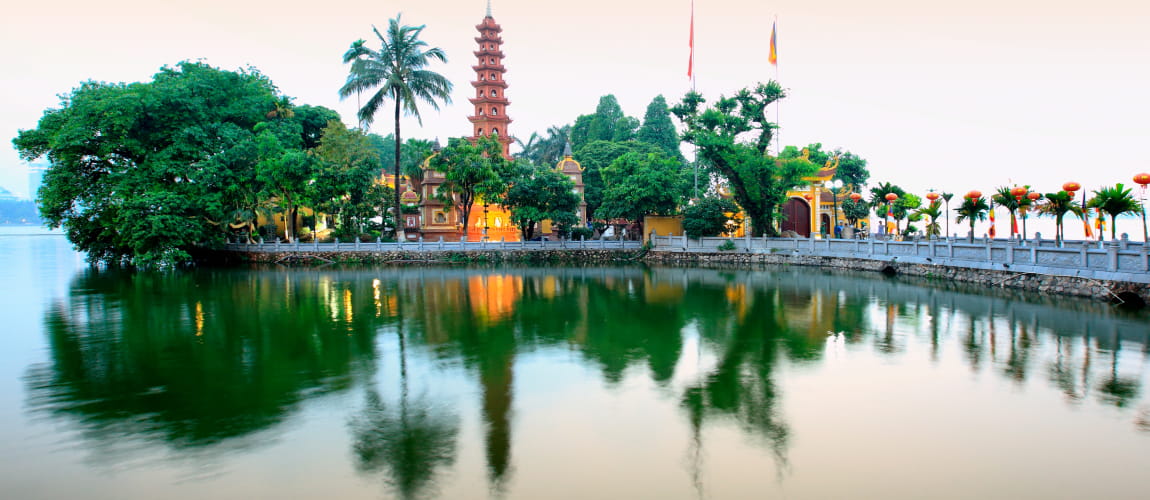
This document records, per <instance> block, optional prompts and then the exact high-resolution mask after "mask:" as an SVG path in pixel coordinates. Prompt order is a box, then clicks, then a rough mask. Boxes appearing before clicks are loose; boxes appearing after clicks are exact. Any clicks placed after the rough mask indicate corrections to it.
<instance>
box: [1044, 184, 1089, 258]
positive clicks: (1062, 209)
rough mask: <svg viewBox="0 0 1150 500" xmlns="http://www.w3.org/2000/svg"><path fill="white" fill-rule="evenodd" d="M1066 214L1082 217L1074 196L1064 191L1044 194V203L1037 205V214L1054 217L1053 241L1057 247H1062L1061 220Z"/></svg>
mask: <svg viewBox="0 0 1150 500" xmlns="http://www.w3.org/2000/svg"><path fill="white" fill-rule="evenodd" d="M1067 212H1070V213H1072V214H1074V215H1077V216H1079V217H1082V206H1081V205H1079V204H1078V203H1076V202H1075V201H1074V195H1072V194H1070V193H1067V192H1066V191H1059V192H1057V193H1046V202H1045V203H1043V204H1041V205H1038V213H1039V214H1042V215H1050V216H1053V217H1054V227H1055V231H1054V239H1055V241H1057V242H1058V246H1062V239H1063V238H1064V237H1065V236H1064V234H1063V233H1064V231H1063V229H1062V218H1063V216H1065V215H1066V213H1067Z"/></svg>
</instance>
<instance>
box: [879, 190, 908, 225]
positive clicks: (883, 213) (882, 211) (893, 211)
mask: <svg viewBox="0 0 1150 500" xmlns="http://www.w3.org/2000/svg"><path fill="white" fill-rule="evenodd" d="M888 194H894V195H896V196H898V200H902V198H903V197H904V196H906V191H904V190H903V189H902V188H901V187H898V186H896V185H894V184H891V183H889V182H883V183H880V184H878V185H876V186H875V187H872V188H870V206H871V208H872V209H874V214H875V215H877V216H879V217H882V219H883V221H886V220H887V218H888V215H889V217H890V218H893V219H894V220H895V228H896V230H897V228H898V221H900V220H902V219H904V218H906V208H905V207H904V206H903V205H902V204H901V203H888V202H887V200H886V195H888ZM883 230H884V231H885V230H886V229H885V228H884V229H883Z"/></svg>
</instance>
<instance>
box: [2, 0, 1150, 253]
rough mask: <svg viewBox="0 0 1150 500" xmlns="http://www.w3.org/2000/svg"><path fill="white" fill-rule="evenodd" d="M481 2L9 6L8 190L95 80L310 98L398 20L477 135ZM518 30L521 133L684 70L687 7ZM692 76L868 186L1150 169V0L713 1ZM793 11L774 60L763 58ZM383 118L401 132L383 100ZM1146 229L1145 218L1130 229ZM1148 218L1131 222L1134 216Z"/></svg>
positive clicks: (1093, 177) (512, 9) (589, 4)
mask: <svg viewBox="0 0 1150 500" xmlns="http://www.w3.org/2000/svg"><path fill="white" fill-rule="evenodd" d="M485 9H486V1H485V0H448V1H435V0H421V1H407V0H399V1H396V0H392V1H387V0H372V1H361V0H345V1H342V2H337V3H332V4H329V3H326V2H291V1H286V2H285V1H282V0H281V1H275V2H272V1H265V0H245V1H242V2H237V1H234V0H232V1H221V0H202V1H199V2H172V1H163V0H161V1H156V0H149V1H137V0H108V1H105V2H88V1H85V2H79V1H74V0H62V1H57V2H20V3H19V4H17V5H15V6H9V7H6V9H5V10H6V12H5V15H4V16H3V18H0V44H2V45H0V46H3V47H4V49H3V51H2V52H0V67H3V68H5V69H4V71H3V74H2V75H0V88H2V89H3V92H0V100H2V102H3V106H2V108H3V109H4V113H2V114H0V136H3V137H4V139H5V141H4V144H5V146H4V147H0V185H2V186H4V187H7V188H8V189H9V190H11V191H13V192H14V193H16V194H18V195H27V194H28V193H27V174H26V171H25V166H24V165H23V163H22V162H21V160H20V159H19V158H18V156H17V154H16V152H15V151H14V149H13V148H12V147H11V142H10V140H11V138H12V137H14V136H15V135H16V134H17V132H18V131H19V130H20V129H28V128H33V127H35V126H36V122H37V120H38V119H39V117H40V116H41V115H42V114H43V112H44V110H45V109H47V108H50V107H55V106H58V104H59V98H58V97H57V95H58V94H62V93H67V92H68V91H69V90H70V89H72V88H74V87H76V86H77V85H78V84H79V83H80V82H82V81H86V80H98V81H109V82H120V81H142V80H148V79H150V77H151V76H152V75H153V74H154V73H156V71H157V70H158V69H159V68H160V67H162V66H164V65H172V64H175V63H177V62H179V61H182V60H200V59H202V60H204V61H206V62H208V63H210V64H212V65H215V66H219V67H222V68H227V69H237V68H241V67H246V66H254V67H256V68H258V69H259V70H260V71H261V72H263V73H264V74H266V75H268V76H269V77H270V78H271V79H272V80H273V81H274V82H275V83H276V85H277V86H278V87H279V88H280V90H281V91H282V92H283V93H284V94H286V95H288V96H292V97H294V98H295V102H296V103H298V104H311V105H320V106H327V107H330V108H332V109H335V110H337V111H339V112H340V113H341V115H342V116H343V118H344V121H345V122H347V123H348V124H349V125H354V124H355V108H356V106H355V99H354V98H352V99H349V100H346V101H340V99H339V96H338V94H337V89H338V88H339V87H340V86H341V85H342V84H343V82H344V80H345V79H346V77H347V67H346V66H345V65H343V64H342V63H341V60H340V57H341V55H342V54H343V52H344V51H346V49H347V48H348V46H349V45H350V44H351V42H353V41H354V40H356V39H359V38H364V39H366V40H368V43H369V45H371V46H373V47H378V40H377V39H375V36H374V34H372V32H371V26H372V25H373V24H374V25H376V26H380V27H383V26H386V24H387V22H388V20H389V19H391V18H393V17H395V16H396V15H399V14H400V13H402V16H403V17H402V19H403V22H404V23H405V24H412V25H419V24H426V25H427V28H426V29H425V30H424V32H423V36H422V38H423V39H424V40H425V41H427V42H428V43H429V44H430V45H432V46H437V47H441V48H443V49H444V50H445V51H446V52H447V55H448V58H449V59H448V62H447V64H442V65H437V66H436V67H434V68H433V69H436V70H437V71H439V72H440V73H442V74H444V75H445V76H447V77H448V78H449V79H450V80H451V81H452V82H454V84H455V90H454V92H453V94H452V97H453V102H452V103H451V104H446V105H444V106H442V109H441V110H440V111H436V110H434V109H432V108H431V107H430V106H427V105H424V106H422V108H421V109H422V112H423V121H422V125H420V123H418V122H417V121H416V120H415V119H414V118H405V119H404V121H403V123H402V126H403V131H404V132H403V133H404V135H405V136H407V137H422V138H435V137H439V138H441V139H446V138H447V137H455V136H463V135H469V134H470V124H469V123H468V121H467V118H466V117H467V116H468V115H470V114H472V111H473V110H472V108H471V105H470V104H469V103H468V102H467V99H468V98H469V97H471V96H472V95H473V93H474V89H473V88H472V87H471V85H470V84H469V82H470V81H471V80H473V79H474V77H475V74H474V71H472V70H471V65H472V64H474V62H475V57H474V56H473V55H472V51H473V50H475V45H476V44H475V41H474V39H473V38H474V37H475V36H476V35H477V32H476V31H475V25H476V24H478V23H479V22H480V21H481V20H482V18H483V16H484V13H485ZM492 10H493V14H494V17H495V20H496V21H497V22H498V23H499V24H501V25H502V27H503V39H504V45H503V50H504V52H505V54H506V59H505V61H504V62H505V65H506V66H507V68H508V72H507V74H506V75H505V78H506V80H507V82H508V83H509V85H510V86H509V88H508V90H507V94H506V95H507V97H508V98H509V99H510V100H511V105H510V106H509V107H508V110H507V112H508V114H509V115H510V116H511V117H512V118H513V119H514V122H513V123H512V124H511V128H510V132H511V134H512V135H513V136H517V137H519V138H521V139H523V140H526V139H527V137H529V136H530V135H531V132H540V133H542V132H543V131H545V129H546V128H547V127H548V126H550V125H561V124H566V123H572V122H573V121H574V120H575V118H576V117H577V116H578V115H580V114H586V113H591V112H593V111H594V109H595V106H596V104H597V103H598V100H599V98H600V96H602V95H604V94H614V95H615V96H616V97H617V98H618V100H619V102H620V104H621V105H622V107H623V110H624V111H625V112H626V113H627V114H629V115H631V116H635V117H639V118H641V117H642V116H643V113H644V111H645V109H646V106H647V104H648V103H649V102H650V101H651V99H652V98H654V97H655V95H658V94H662V95H664V96H665V97H666V98H667V100H668V101H669V102H671V103H674V102H677V101H678V100H679V99H680V98H681V97H682V95H683V94H684V93H685V92H686V91H687V90H689V89H690V87H691V83H690V81H689V80H688V79H687V76H686V69H687V58H688V52H689V48H688V34H689V23H690V15H691V1H690V0H629V1H626V2H620V1H617V0H616V1H608V0H582V1H579V2H558V1H551V0H493V2H492ZM694 12H695V74H696V81H695V85H696V88H697V90H698V91H700V92H701V93H702V94H703V95H704V97H707V98H710V99H714V98H715V97H718V96H719V95H721V94H730V93H732V92H734V91H736V90H738V89H740V88H743V87H747V86H752V85H754V84H755V83H756V82H759V81H767V80H770V79H777V80H778V81H779V82H780V83H781V84H782V85H783V87H784V88H786V89H787V92H788V96H787V98H786V99H784V100H783V101H782V103H781V104H780V106H779V109H778V110H777V116H778V118H779V123H780V125H781V127H782V129H781V131H780V137H781V140H782V142H783V144H794V145H805V144H808V143H814V142H819V143H822V144H823V145H824V148H829V149H833V148H843V149H846V150H850V151H852V152H854V153H856V154H858V155H860V156H862V157H863V158H865V159H867V160H868V162H869V163H868V167H869V169H870V172H871V181H872V183H874V182H893V183H895V184H898V185H900V186H902V187H904V188H906V189H907V190H908V191H911V192H916V193H919V194H922V193H925V192H926V191H927V190H928V189H931V188H934V189H938V190H944V191H950V192H955V193H965V192H967V191H969V190H971V189H979V190H981V191H983V192H989V191H992V190H993V189H994V188H995V187H998V186H1004V185H1012V184H1014V183H1019V184H1028V185H1031V186H1033V187H1034V188H1035V189H1037V190H1039V191H1042V192H1050V191H1055V190H1057V189H1059V186H1061V185H1062V183H1064V182H1066V181H1071V180H1074V181H1078V182H1080V183H1082V184H1083V185H1084V186H1085V187H1086V189H1088V190H1089V189H1097V188H1098V187H1100V186H1102V185H1112V184H1114V183H1116V182H1122V183H1125V184H1127V185H1130V184H1131V183H1132V181H1131V178H1132V177H1133V176H1134V174H1136V173H1139V172H1144V171H1150V157H1148V155H1147V154H1146V153H1145V152H1143V151H1141V147H1142V146H1143V145H1145V144H1146V141H1147V138H1150V120H1148V119H1147V117H1150V95H1148V94H1147V90H1148V89H1150V62H1147V55H1148V54H1150V32H1148V31H1147V30H1146V26H1150V2H1146V1H1144V0H1096V1H1093V2H1086V3H1084V2H1070V1H1064V0H1045V1H1034V0H965V1H963V2H933V1H922V0H872V1H867V2H859V1H856V0H824V1H818V0H785V1H770V0H766V1H758V0H756V1H749V0H697V1H696V2H695V6H694ZM776 19H777V25H778V47H779V50H778V53H779V64H778V66H777V68H776V67H774V66H771V65H770V64H769V63H768V61H767V47H768V43H769V39H770V35H771V23H772V21H775V20H776ZM374 127H375V130H376V131H379V132H381V133H387V132H388V131H389V130H391V127H392V124H391V120H390V115H389V114H381V116H379V117H377V119H376V122H375V125H374ZM1131 229H1133V228H1131ZM1131 232H1133V231H1131Z"/></svg>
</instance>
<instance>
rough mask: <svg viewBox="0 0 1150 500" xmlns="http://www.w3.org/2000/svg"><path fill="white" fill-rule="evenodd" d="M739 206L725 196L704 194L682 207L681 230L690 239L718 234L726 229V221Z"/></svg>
mask: <svg viewBox="0 0 1150 500" xmlns="http://www.w3.org/2000/svg"><path fill="white" fill-rule="evenodd" d="M738 212H739V206H738V205H736V204H735V202H733V201H731V200H729V199H727V198H719V197H717V196H704V197H702V198H699V199H698V200H695V201H694V202H692V203H691V204H690V205H688V206H687V207H686V208H684V209H683V232H684V233H686V234H687V237H689V238H691V239H696V240H697V239H699V238H701V237H704V236H718V235H720V234H722V233H723V231H726V230H727V221H728V220H732V219H731V217H732V216H734V214H736V213H738Z"/></svg>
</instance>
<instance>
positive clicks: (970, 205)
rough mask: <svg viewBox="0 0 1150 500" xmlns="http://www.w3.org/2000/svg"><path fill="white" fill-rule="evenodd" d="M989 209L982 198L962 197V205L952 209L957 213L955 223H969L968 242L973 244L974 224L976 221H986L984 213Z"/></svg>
mask: <svg viewBox="0 0 1150 500" xmlns="http://www.w3.org/2000/svg"><path fill="white" fill-rule="evenodd" d="M988 210H990V207H989V206H988V205H987V204H986V200H985V199H982V198H974V199H970V198H966V197H963V199H962V205H959V207H958V208H956V209H954V211H955V212H958V218H957V219H955V222H957V223H959V224H962V221H964V220H966V221H970V242H971V243H974V223H975V222H977V221H982V220H986V212H987V211H988Z"/></svg>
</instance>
